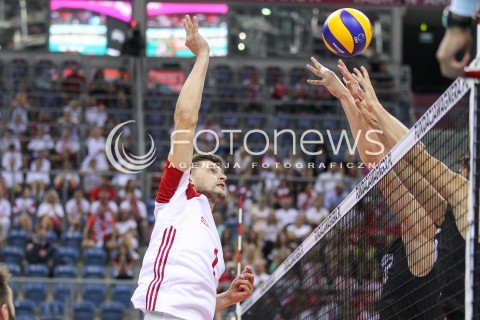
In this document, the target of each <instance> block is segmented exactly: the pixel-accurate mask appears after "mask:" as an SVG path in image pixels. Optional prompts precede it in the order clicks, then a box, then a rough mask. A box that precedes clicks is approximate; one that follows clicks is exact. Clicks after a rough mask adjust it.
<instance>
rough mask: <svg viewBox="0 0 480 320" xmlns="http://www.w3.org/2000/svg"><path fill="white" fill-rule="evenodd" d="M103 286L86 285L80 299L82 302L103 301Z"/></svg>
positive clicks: (104, 290)
mask: <svg viewBox="0 0 480 320" xmlns="http://www.w3.org/2000/svg"><path fill="white" fill-rule="evenodd" d="M105 292H106V289H105V285H103V284H90V283H87V284H85V285H84V286H83V289H82V297H83V300H84V301H90V302H93V303H97V304H98V303H99V302H100V301H103V300H105Z"/></svg>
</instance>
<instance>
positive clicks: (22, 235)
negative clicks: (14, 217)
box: [7, 229, 30, 250]
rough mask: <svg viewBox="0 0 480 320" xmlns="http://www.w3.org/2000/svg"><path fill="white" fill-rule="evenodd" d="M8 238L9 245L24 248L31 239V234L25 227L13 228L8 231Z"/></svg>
mask: <svg viewBox="0 0 480 320" xmlns="http://www.w3.org/2000/svg"><path fill="white" fill-rule="evenodd" d="M7 239H8V244H9V245H11V246H13V247H17V248H20V249H22V250H23V249H24V248H25V244H26V243H27V241H28V240H29V239H30V235H29V234H28V232H27V231H25V230H23V229H13V230H11V231H10V232H9V233H8V236H7Z"/></svg>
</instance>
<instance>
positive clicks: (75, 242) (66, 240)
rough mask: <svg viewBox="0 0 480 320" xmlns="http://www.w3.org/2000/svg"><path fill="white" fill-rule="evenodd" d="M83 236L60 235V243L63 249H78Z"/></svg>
mask: <svg viewBox="0 0 480 320" xmlns="http://www.w3.org/2000/svg"><path fill="white" fill-rule="evenodd" d="M82 239H83V236H82V234H81V233H80V232H73V233H64V234H62V242H63V245H64V246H65V247H69V248H74V249H77V250H78V249H80V244H81V243H82Z"/></svg>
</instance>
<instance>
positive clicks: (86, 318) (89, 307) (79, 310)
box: [73, 301, 95, 320]
mask: <svg viewBox="0 0 480 320" xmlns="http://www.w3.org/2000/svg"><path fill="white" fill-rule="evenodd" d="M94 315H95V303H93V302H90V301H82V302H75V304H74V305H73V320H92V319H93V317H94Z"/></svg>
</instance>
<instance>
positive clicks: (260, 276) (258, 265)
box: [253, 258, 269, 287]
mask: <svg viewBox="0 0 480 320" xmlns="http://www.w3.org/2000/svg"><path fill="white" fill-rule="evenodd" d="M266 265H267V262H266V261H265V259H261V258H257V259H255V261H254V262H253V275H254V280H253V285H254V287H257V286H259V285H261V284H262V283H264V282H265V281H267V280H268V278H269V275H268V274H267V273H266V272H265V268H266Z"/></svg>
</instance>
